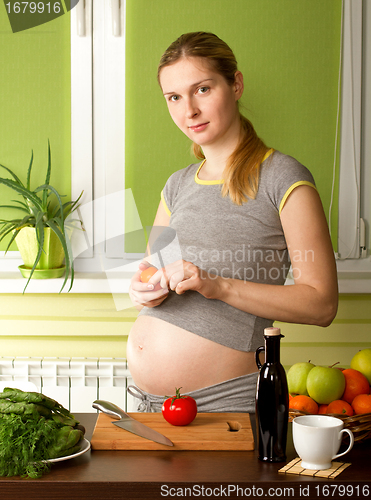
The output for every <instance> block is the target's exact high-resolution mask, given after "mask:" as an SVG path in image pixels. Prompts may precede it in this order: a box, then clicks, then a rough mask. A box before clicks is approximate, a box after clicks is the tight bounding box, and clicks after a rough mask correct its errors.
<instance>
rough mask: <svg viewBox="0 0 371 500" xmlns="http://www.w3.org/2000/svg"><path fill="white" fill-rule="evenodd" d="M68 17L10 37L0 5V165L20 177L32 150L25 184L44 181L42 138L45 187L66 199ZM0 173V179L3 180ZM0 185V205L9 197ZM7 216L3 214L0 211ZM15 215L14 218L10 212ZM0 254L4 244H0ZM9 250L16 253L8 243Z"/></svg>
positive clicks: (68, 160)
mask: <svg viewBox="0 0 371 500" xmlns="http://www.w3.org/2000/svg"><path fill="white" fill-rule="evenodd" d="M69 22H70V16H69V15H64V16H61V17H59V18H58V19H55V20H54V21H51V22H49V23H46V24H43V25H41V26H38V27H36V28H32V29H29V30H26V31H21V32H19V33H13V32H12V30H11V28H10V24H9V21H8V17H7V15H6V10H5V6H4V4H3V2H1V4H0V56H1V76H0V116H1V119H0V164H2V165H5V166H6V167H8V168H10V169H12V170H14V172H15V173H16V174H17V175H18V176H19V177H20V178H21V179H22V180H23V179H24V180H25V179H26V174H27V169H28V166H29V164H30V158H31V151H32V150H33V152H34V166H33V175H32V178H31V186H32V187H34V188H36V187H37V186H39V185H41V184H43V183H44V181H45V174H46V167H47V160H48V139H50V144H51V149H52V175H51V183H52V184H53V185H54V186H55V187H56V188H57V189H58V191H59V192H60V193H61V194H63V195H66V196H68V197H70V196H71V111H70V108H71V90H70V88H71V70H70V67H71V62H70V27H69ZM4 174H6V172H5V170H3V169H0V176H6V175H4ZM9 191H10V190H7V189H6V188H4V186H0V204H3V203H6V202H9V201H10V200H11V199H14V198H15V195H14V193H13V192H9ZM2 215H4V216H6V217H8V216H9V215H10V211H9V210H4V209H3V210H0V218H1V217H2ZM15 215H16V214H15ZM0 250H5V244H4V243H3V244H2V245H1V246H0ZM12 250H16V247H15V245H13V247H12Z"/></svg>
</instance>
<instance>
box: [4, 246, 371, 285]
mask: <svg viewBox="0 0 371 500" xmlns="http://www.w3.org/2000/svg"><path fill="white" fill-rule="evenodd" d="M362 261H363V262H362ZM362 261H361V262H360V261H358V263H356V264H355V265H354V263H351V264H349V263H345V262H340V263H339V262H338V281H339V293H341V294H347V293H350V294H351V293H354V294H356V293H358V294H360V293H365V294H367V293H371V271H370V270H369V269H370V261H369V259H362ZM21 264H22V261H21V260H20V259H18V258H15V257H14V255H13V256H9V257H8V256H4V255H1V258H0V294H9V293H23V290H24V287H25V285H26V279H25V278H23V277H22V275H21V273H20V272H19V270H18V268H17V267H18V265H21ZM135 265H137V264H135ZM133 269H134V268H133ZM132 274H133V273H132V272H122V273H115V275H114V276H113V275H112V277H111V276H110V273H109V272H108V273H105V272H76V273H75V280H74V284H73V287H72V290H71V291H70V292H69V293H93V294H94V293H109V294H124V293H128V292H129V285H130V279H131V277H132ZM62 284H63V278H59V279H48V280H44V279H43V280H37V279H32V280H31V281H30V282H29V284H28V287H27V289H26V292H25V293H57V294H58V293H59V292H60V289H61V287H62ZM286 284H287V285H292V284H294V282H293V280H292V279H287V281H286ZM68 288H69V281H68V282H67V284H66V286H65V287H64V289H63V291H62V292H61V293H68V292H67V291H68Z"/></svg>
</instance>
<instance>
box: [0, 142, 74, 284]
mask: <svg viewBox="0 0 371 500" xmlns="http://www.w3.org/2000/svg"><path fill="white" fill-rule="evenodd" d="M32 165H33V151H32V153H31V161H30V164H29V167H28V170H27V178H26V183H25V184H24V183H23V182H22V181H21V180H20V179H19V177H18V176H17V175H16V174H15V173H14V172H13V171H12V170H10V169H9V168H8V167H5V166H4V165H1V164H0V167H1V168H2V169H5V170H6V171H7V172H8V174H10V176H11V178H4V177H0V184H4V185H5V186H7V187H9V188H10V189H12V190H13V191H15V192H16V193H17V194H19V195H20V196H21V197H22V199H20V200H12V201H13V202H14V203H15V204H14V205H0V208H12V209H16V210H18V211H19V212H22V216H21V217H20V218H16V219H11V220H6V219H0V242H1V241H2V240H3V239H4V238H5V237H6V236H8V235H11V238H10V241H9V243H8V245H7V248H6V250H5V253H6V252H7V251H8V250H9V248H10V245H11V244H12V243H13V241H14V240H15V239H16V237H17V234H18V232H19V231H20V230H21V229H22V228H23V227H33V228H35V229H36V238H37V243H38V253H37V256H36V259H35V262H34V264H33V267H32V269H31V272H30V276H29V278H28V280H27V283H26V286H25V288H24V290H26V288H27V285H28V283H29V281H30V279H31V277H32V274H33V273H34V271H35V269H36V266H37V264H38V262H39V261H40V258H41V256H42V253H43V251H44V250H43V245H44V228H46V227H49V228H50V229H51V230H52V231H53V232H54V233H55V234H56V236H57V237H58V239H59V241H60V243H61V245H62V248H63V252H64V259H65V266H66V272H65V278H64V282H63V284H62V288H61V290H60V291H62V290H63V288H64V286H65V285H66V283H67V279H68V276H69V274H70V273H71V283H70V288H69V290H68V291H70V290H71V288H72V285H73V281H74V264H73V256H72V249H71V245H70V240H69V237H68V235H67V234H66V229H67V228H68V227H74V224H75V223H76V222H77V223H79V224H80V228H82V223H81V221H80V220H78V219H71V218H70V217H68V216H69V215H70V214H71V213H72V212H73V211H74V210H76V209H77V208H78V206H79V205H78V202H79V200H80V198H81V196H82V192H81V194H80V196H79V197H78V199H77V200H76V201H68V202H66V203H62V197H63V196H62V195H60V194H59V193H58V191H57V190H56V189H55V188H54V187H53V186H51V185H50V174H51V166H52V165H51V151H50V142H49V141H48V165H47V170H46V178H45V183H44V184H42V185H41V186H38V187H37V188H36V189H31V170H32ZM52 201H53V203H52ZM67 217H68V221H67V220H66V219H67Z"/></svg>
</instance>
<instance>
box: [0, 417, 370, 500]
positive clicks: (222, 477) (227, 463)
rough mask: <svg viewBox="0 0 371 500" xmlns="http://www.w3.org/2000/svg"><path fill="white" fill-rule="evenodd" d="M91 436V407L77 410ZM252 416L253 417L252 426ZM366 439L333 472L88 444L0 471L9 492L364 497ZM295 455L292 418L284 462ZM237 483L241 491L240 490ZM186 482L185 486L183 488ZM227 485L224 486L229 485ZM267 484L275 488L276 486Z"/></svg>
mask: <svg viewBox="0 0 371 500" xmlns="http://www.w3.org/2000/svg"><path fill="white" fill-rule="evenodd" d="M76 417H77V418H78V419H79V420H80V421H81V423H82V424H83V425H84V426H85V427H86V436H85V437H86V438H87V439H88V440H90V439H91V436H92V433H93V429H94V424H95V420H96V418H97V415H96V414H93V413H91V414H77V415H76ZM254 424H255V422H254V419H252V425H253V427H254V428H255V425H254ZM370 456H371V440H368V441H366V442H364V443H359V444H356V445H355V447H354V448H353V450H352V451H351V452H350V453H348V454H347V455H345V456H344V457H341V459H339V460H342V461H344V462H350V463H351V464H352V465H351V466H350V467H348V468H347V469H345V470H344V471H343V472H342V473H341V474H340V475H339V476H338V477H336V478H335V479H331V480H330V479H323V478H315V477H314V478H313V477H308V476H305V477H303V476H295V475H292V474H280V473H278V470H279V469H280V468H282V467H283V466H284V465H285V463H280V464H266V463H262V462H260V461H259V460H258V458H257V453H256V450H255V451H247V452H245V451H171V450H169V451H96V450H93V451H88V452H87V453H85V454H83V455H81V456H80V457H77V458H74V459H72V460H66V461H63V462H58V463H55V464H53V465H52V468H51V471H50V473H49V474H46V475H44V476H43V477H42V478H40V479H29V478H19V477H12V478H6V477H3V478H0V498H1V499H9V500H22V499H27V500H28V499H30V500H32V499H36V498H37V499H38V500H42V499H45V500H46V499H47V500H59V499H60V500H62V499H63V500H75V499H76V500H77V499H78V500H83V499H89V500H103V499H104V500H106V499H107V500H124V499H130V500H131V499H143V500H145V499H151V500H152V499H157V498H166V497H168V498H178V497H181V496H183V497H188V498H197V497H198V498H223V497H225V498H243V497H248V496H250V497H254V496H255V497H258V496H267V497H273V498H285V497H291V498H303V499H304V498H309V499H318V498H343V499H344V498H358V499H360V498H367V497H371V466H370V462H371V461H370ZM295 457H296V453H295V450H294V449H293V446H292V438H291V425H290V426H289V438H288V446H287V462H290V461H291V460H292V459H293V458H295ZM237 487H238V488H240V490H238V493H239V495H238V496H237ZM185 488H187V490H186V489H185ZM228 488H229V490H228ZM272 488H277V490H276V491H274V490H272Z"/></svg>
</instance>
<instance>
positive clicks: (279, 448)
mask: <svg viewBox="0 0 371 500" xmlns="http://www.w3.org/2000/svg"><path fill="white" fill-rule="evenodd" d="M282 337H283V335H281V331H280V329H279V328H274V327H271V328H265V330H264V339H265V346H261V347H258V349H257V350H256V352H255V361H256V364H257V366H258V368H259V369H260V373H259V377H258V383H257V388H256V410H255V411H256V413H255V416H256V434H257V438H258V451H259V460H263V461H265V462H283V461H285V460H286V441H287V426H288V418H289V394H288V389H287V379H286V373H285V370H284V368H283V366H282V365H281V363H280V340H281V338H282ZM262 351H265V363H264V364H263V365H262V364H261V363H260V360H259V354H260V352H262Z"/></svg>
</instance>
